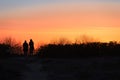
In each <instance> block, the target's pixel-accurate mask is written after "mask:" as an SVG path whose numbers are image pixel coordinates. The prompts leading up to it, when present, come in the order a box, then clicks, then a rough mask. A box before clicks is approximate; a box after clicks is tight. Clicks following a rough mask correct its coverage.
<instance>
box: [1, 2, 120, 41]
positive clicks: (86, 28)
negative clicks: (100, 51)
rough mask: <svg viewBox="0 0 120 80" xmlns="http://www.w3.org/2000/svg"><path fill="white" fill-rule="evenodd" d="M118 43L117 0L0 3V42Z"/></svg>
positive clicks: (119, 13)
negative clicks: (83, 39) (8, 39)
mask: <svg viewBox="0 0 120 80" xmlns="http://www.w3.org/2000/svg"><path fill="white" fill-rule="evenodd" d="M81 35H87V36H90V37H92V38H95V39H98V40H100V41H112V40H115V41H120V0H0V39H2V38H5V37H12V38H15V39H16V40H18V41H21V42H24V40H27V41H29V39H30V38H32V39H33V40H34V41H35V43H48V42H51V41H52V40H56V39H58V38H67V39H69V40H71V41H74V40H75V39H76V38H78V37H80V36H81Z"/></svg>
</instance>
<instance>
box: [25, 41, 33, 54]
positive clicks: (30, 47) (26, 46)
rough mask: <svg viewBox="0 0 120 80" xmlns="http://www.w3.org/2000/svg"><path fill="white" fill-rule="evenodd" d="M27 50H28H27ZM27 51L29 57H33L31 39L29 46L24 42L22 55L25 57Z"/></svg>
mask: <svg viewBox="0 0 120 80" xmlns="http://www.w3.org/2000/svg"><path fill="white" fill-rule="evenodd" d="M28 48H29V49H28ZM28 50H29V55H31V56H32V55H33V52H34V42H33V40H32V39H30V42H29V44H28V43H27V41H26V40H25V41H24V43H23V52H24V55H25V56H27V55H28Z"/></svg>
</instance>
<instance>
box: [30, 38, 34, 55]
mask: <svg viewBox="0 0 120 80" xmlns="http://www.w3.org/2000/svg"><path fill="white" fill-rule="evenodd" d="M29 46H30V55H33V51H34V42H33V40H32V39H30V42H29Z"/></svg>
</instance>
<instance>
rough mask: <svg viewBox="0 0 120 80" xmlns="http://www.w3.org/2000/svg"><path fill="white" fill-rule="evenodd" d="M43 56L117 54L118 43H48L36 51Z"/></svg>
mask: <svg viewBox="0 0 120 80" xmlns="http://www.w3.org/2000/svg"><path fill="white" fill-rule="evenodd" d="M37 54H38V55H39V56H40V57H43V58H82V57H100V56H119V55H120V44H118V43H115V42H110V43H100V42H91V43H82V44H65V45H63V44H48V45H45V46H42V47H40V48H39V50H38V53H37Z"/></svg>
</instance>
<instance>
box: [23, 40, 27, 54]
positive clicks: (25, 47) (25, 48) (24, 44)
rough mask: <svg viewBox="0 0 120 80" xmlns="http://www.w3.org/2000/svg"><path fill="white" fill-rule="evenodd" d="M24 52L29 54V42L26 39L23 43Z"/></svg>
mask: <svg viewBox="0 0 120 80" xmlns="http://www.w3.org/2000/svg"><path fill="white" fill-rule="evenodd" d="M23 52H24V55H25V56H27V54H28V43H27V41H26V40H25V42H24V43H23Z"/></svg>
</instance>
